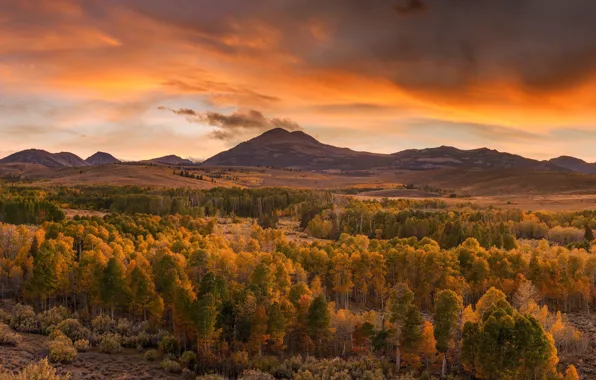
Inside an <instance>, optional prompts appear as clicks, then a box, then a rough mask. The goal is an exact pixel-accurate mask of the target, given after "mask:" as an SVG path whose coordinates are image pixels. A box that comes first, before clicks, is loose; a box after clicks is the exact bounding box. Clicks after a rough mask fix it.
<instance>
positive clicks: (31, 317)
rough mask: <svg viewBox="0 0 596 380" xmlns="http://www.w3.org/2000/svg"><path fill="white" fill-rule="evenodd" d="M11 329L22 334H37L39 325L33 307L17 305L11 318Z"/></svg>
mask: <svg viewBox="0 0 596 380" xmlns="http://www.w3.org/2000/svg"><path fill="white" fill-rule="evenodd" d="M10 327H12V328H13V329H15V330H17V331H20V332H28V333H37V332H39V323H38V322H37V316H36V315H35V311H33V308H32V307H31V306H26V305H21V304H17V305H16V306H15V307H14V309H13V310H12V315H11V316H10Z"/></svg>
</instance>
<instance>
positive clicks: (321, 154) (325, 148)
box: [203, 128, 391, 170]
mask: <svg viewBox="0 0 596 380" xmlns="http://www.w3.org/2000/svg"><path fill="white" fill-rule="evenodd" d="M390 162H391V158H390V156H388V155H383V154H375V153H367V152H357V151H354V150H351V149H348V148H338V147H335V146H332V145H326V144H323V143H321V142H319V141H317V140H316V139H315V138H313V137H312V136H309V135H307V134H306V133H304V132H301V131H297V132H288V131H286V130H285V129H281V128H276V129H272V130H270V131H267V132H265V133H263V134H262V135H260V136H258V137H255V138H253V139H251V140H249V141H246V142H243V143H241V144H239V145H237V146H236V147H234V148H232V149H230V150H228V151H225V152H221V153H219V154H217V155H215V156H213V157H211V158H210V159H208V160H206V161H204V162H203V165H205V166H268V167H282V168H294V169H307V170H328V169H342V170H359V169H369V168H373V167H383V166H389V164H390Z"/></svg>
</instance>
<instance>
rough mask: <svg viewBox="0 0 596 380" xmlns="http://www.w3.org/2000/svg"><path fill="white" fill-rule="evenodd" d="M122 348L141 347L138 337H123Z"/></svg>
mask: <svg viewBox="0 0 596 380" xmlns="http://www.w3.org/2000/svg"><path fill="white" fill-rule="evenodd" d="M120 344H122V347H126V348H136V347H137V346H138V345H139V337H138V336H123V337H122V340H121V341H120Z"/></svg>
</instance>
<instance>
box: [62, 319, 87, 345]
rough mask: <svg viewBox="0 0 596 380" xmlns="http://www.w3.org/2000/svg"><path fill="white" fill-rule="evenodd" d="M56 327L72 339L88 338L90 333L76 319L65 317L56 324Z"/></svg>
mask: <svg viewBox="0 0 596 380" xmlns="http://www.w3.org/2000/svg"><path fill="white" fill-rule="evenodd" d="M56 329H57V330H60V331H61V332H62V333H63V334H64V335H66V336H67V337H69V338H70V339H71V340H72V341H76V340H81V339H89V335H91V332H90V331H89V329H88V328H86V327H84V326H83V325H81V323H80V322H79V321H78V320H76V319H65V320H64V321H62V322H60V323H59V324H58V326H56Z"/></svg>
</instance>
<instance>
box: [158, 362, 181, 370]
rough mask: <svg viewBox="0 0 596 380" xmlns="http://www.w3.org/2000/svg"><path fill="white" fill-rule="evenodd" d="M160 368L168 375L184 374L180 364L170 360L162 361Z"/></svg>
mask: <svg viewBox="0 0 596 380" xmlns="http://www.w3.org/2000/svg"><path fill="white" fill-rule="evenodd" d="M160 366H161V368H163V370H164V371H166V372H167V373H181V372H182V367H181V366H180V363H178V362H175V361H173V360H170V359H165V360H164V361H162V362H161V364H160Z"/></svg>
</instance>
